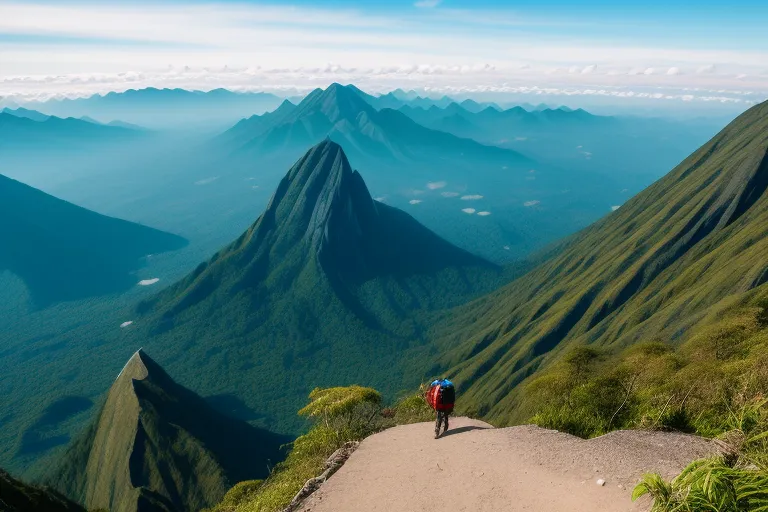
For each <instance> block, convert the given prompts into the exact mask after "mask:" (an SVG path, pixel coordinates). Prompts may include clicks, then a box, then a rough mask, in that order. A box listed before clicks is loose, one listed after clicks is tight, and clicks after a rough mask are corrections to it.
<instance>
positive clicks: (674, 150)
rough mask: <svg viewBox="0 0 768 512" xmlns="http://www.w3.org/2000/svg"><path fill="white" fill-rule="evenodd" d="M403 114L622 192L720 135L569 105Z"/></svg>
mask: <svg viewBox="0 0 768 512" xmlns="http://www.w3.org/2000/svg"><path fill="white" fill-rule="evenodd" d="M398 111H399V112H402V113H403V114H405V115H407V116H408V117H410V118H411V119H413V120H414V121H416V122H417V123H419V124H421V125H424V126H426V127H429V128H432V129H434V130H440V131H444V132H447V133H451V134H453V135H456V136H457V137H463V138H468V139H473V140H476V141H478V142H481V143H482V144H488V145H494V146H498V147H502V148H507V149H513V150H515V151H519V152H521V153H523V154H525V155H527V156H529V157H531V158H533V159H535V160H536V161H538V162H541V163H545V164H549V165H552V166H557V167H560V168H564V169H569V170H571V171H578V172H580V173H583V172H600V173H602V174H604V175H607V176H610V177H611V178H612V179H620V180H624V183H623V184H622V185H620V186H621V188H623V187H626V186H627V185H631V186H632V187H635V186H637V185H635V182H634V181H633V180H627V178H628V177H629V176H637V175H646V176H647V175H651V176H653V177H654V178H656V177H659V176H661V175H663V173H665V172H666V171H667V170H669V168H670V167H671V166H673V165H676V164H678V163H679V162H680V161H681V160H682V159H684V158H685V157H686V156H687V155H688V154H690V152H691V150H693V149H694V148H696V147H699V146H700V145H701V144H702V143H703V142H705V141H707V140H708V139H709V138H710V137H711V136H712V135H713V134H714V133H715V132H714V130H711V129H710V127H709V125H708V124H706V123H705V124H704V125H702V126H695V125H691V124H687V123H679V122H674V121H667V120H662V119H643V118H632V117H614V116H597V115H593V114H591V113H589V112H587V111H585V110H583V109H575V110H572V109H569V108H567V107H560V108H548V107H546V106H544V108H538V107H536V108H534V109H531V110H526V109H524V108H522V107H513V108H509V109H506V110H501V109H499V108H497V107H496V106H484V105H482V104H479V103H476V102H472V101H471V100H465V101H463V102H461V104H459V103H456V102H453V103H451V104H449V105H447V106H446V107H444V108H439V107H436V106H432V107H429V108H418V107H413V106H411V105H404V106H402V107H400V108H399V109H398ZM650 147H652V148H654V149H653V151H652V152H649V151H648V148H650ZM640 183H641V184H642V186H645V185H646V184H647V181H646V180H641V181H640Z"/></svg>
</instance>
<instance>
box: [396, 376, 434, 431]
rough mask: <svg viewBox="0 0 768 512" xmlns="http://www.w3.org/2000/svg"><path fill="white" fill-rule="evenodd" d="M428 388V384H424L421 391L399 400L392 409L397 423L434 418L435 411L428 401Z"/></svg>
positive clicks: (416, 421)
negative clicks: (426, 393)
mask: <svg viewBox="0 0 768 512" xmlns="http://www.w3.org/2000/svg"><path fill="white" fill-rule="evenodd" d="M426 390H427V386H426V384H422V385H421V386H420V387H419V391H417V392H416V393H414V394H411V395H407V396H405V397H403V398H401V399H400V400H398V401H397V403H396V404H395V406H394V407H393V409H392V412H393V415H392V418H393V419H394V422H395V424H397V425H408V424H410V423H421V422H424V421H431V420H434V418H435V411H434V410H432V408H431V407H430V406H429V404H428V403H427V400H426V397H425V392H426Z"/></svg>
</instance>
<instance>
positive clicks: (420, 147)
mask: <svg viewBox="0 0 768 512" xmlns="http://www.w3.org/2000/svg"><path fill="white" fill-rule="evenodd" d="M369 101H373V102H375V99H372V97H371V96H369V95H366V94H365V93H363V92H362V91H360V90H359V89H357V88H356V87H354V86H343V85H340V84H332V85H330V86H329V87H328V88H327V89H325V90H323V89H316V90H315V91H313V92H312V93H310V94H309V95H307V97H306V98H305V99H304V100H303V101H302V102H301V103H300V104H299V105H297V106H295V107H294V106H292V104H290V103H283V104H282V105H281V107H280V108H279V109H277V110H276V111H275V112H273V113H270V114H265V115H263V116H261V117H252V118H250V119H247V120H244V121H241V122H240V123H238V124H237V125H236V126H235V127H233V128H232V129H231V130H229V131H228V132H227V133H225V134H224V136H223V139H224V140H227V139H228V140H230V141H232V142H233V143H237V144H240V145H241V147H240V149H242V150H248V151H257V152H258V153H260V154H263V153H274V152H296V151H303V150H304V148H306V147H307V146H310V145H312V144H316V143H317V142H318V141H320V140H322V139H323V138H325V137H329V138H331V140H334V141H336V142H338V143H339V144H342V145H343V146H344V147H345V148H346V151H347V152H349V153H350V154H353V155H355V156H357V157H359V158H361V159H373V160H375V161H377V162H382V161H389V162H391V161H393V160H394V161H417V160H421V161H429V162H430V163H431V164H432V165H439V164H440V162H441V161H442V160H452V159H455V158H456V157H458V156H462V157H463V159H464V160H469V159H472V158H473V157H477V158H481V159H482V160H483V161H485V160H488V159H494V160H495V161H496V162H497V163H499V164H500V165H501V164H504V165H509V166H513V165H515V166H520V165H530V164H531V163H532V162H531V161H530V160H529V159H527V158H525V157H523V156H522V155H520V154H517V153H515V152H512V151H504V150H501V149H498V148H495V147H488V146H483V145H481V144H478V143H477V142H475V141H471V140H465V139H459V138H457V137H454V136H452V135H450V134H446V133H444V132H441V131H438V130H430V129H428V128H425V127H423V126H421V125H419V124H418V123H415V122H413V121H412V120H411V119H409V118H408V117H407V116H405V115H403V114H402V113H400V112H398V111H395V110H392V109H389V108H382V109H381V110H377V109H376V108H375V107H374V106H373V105H372V104H371V103H369ZM249 137H250V138H249Z"/></svg>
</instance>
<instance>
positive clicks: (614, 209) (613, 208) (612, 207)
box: [611, 205, 621, 212]
mask: <svg viewBox="0 0 768 512" xmlns="http://www.w3.org/2000/svg"><path fill="white" fill-rule="evenodd" d="M619 208H621V205H616V206H611V211H612V212H615V211H616V210H618V209H619Z"/></svg>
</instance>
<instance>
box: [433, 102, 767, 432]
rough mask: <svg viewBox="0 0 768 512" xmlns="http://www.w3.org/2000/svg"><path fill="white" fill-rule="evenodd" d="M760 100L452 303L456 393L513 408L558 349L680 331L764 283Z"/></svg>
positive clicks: (671, 336) (469, 401) (505, 414)
mask: <svg viewBox="0 0 768 512" xmlns="http://www.w3.org/2000/svg"><path fill="white" fill-rule="evenodd" d="M767 151H768V103H764V104H762V105H758V106H755V107H753V108H752V109H750V110H749V111H747V112H746V113H745V114H743V115H742V116H740V117H739V118H738V119H736V120H735V121H734V122H733V123H731V124H730V125H729V126H728V127H726V128H725V129H724V130H723V131H722V132H721V133H720V134H718V135H717V136H716V137H715V138H713V139H712V140H711V141H710V142H708V143H707V144H705V145H704V146H703V147H702V148H700V149H699V150H698V151H696V152H695V153H694V154H693V155H691V156H690V157H689V158H688V159H686V160H685V161H684V162H683V163H681V164H680V165H679V166H678V167H676V168H675V169H674V170H672V172H670V173H669V174H668V175H667V176H666V177H664V178H663V179H661V180H659V181H658V182H657V183H655V184H654V185H652V186H651V187H649V188H648V189H647V190H645V191H644V192H643V193H641V194H639V195H638V196H636V197H635V198H633V199H632V200H630V201H628V202H627V203H626V204H625V205H623V206H622V207H621V208H620V209H619V210H618V211H616V212H615V213H613V214H611V215H610V216H608V217H607V218H605V219H604V220H602V221H600V222H598V223H596V224H594V225H593V226H591V227H590V228H588V229H586V230H584V231H582V232H581V233H579V234H577V235H575V236H574V237H572V238H571V239H570V240H568V241H567V242H565V243H563V244H562V246H561V248H560V250H559V252H558V253H557V254H556V255H555V256H554V257H552V258H550V259H549V261H547V262H546V263H544V264H542V265H540V266H539V267H538V268H536V269H535V270H533V271H532V272H530V273H529V274H527V275H526V276H524V277H523V278H521V279H519V280H517V281H515V282H514V283H511V284H510V285H508V286H506V287H505V288H503V289H501V290H499V291H497V292H495V293H493V294H491V295H489V296H488V297H486V298H484V299H482V300H479V301H476V302H475V303H473V304H470V305H468V306H466V307H464V308H463V309H462V311H461V312H460V313H457V314H456V315H455V316H454V318H453V320H452V321H449V322H448V323H447V325H446V326H445V329H446V330H445V331H444V332H445V338H444V341H445V347H444V348H445V349H446V350H447V351H448V353H447V355H446V357H445V359H444V363H445V366H448V367H450V366H453V368H454V370H453V374H454V375H455V377H456V379H457V381H459V382H460V383H461V386H462V389H463V397H464V403H465V404H466V405H468V406H473V407H477V408H478V409H479V411H480V412H481V413H483V414H485V415H487V417H488V418H491V419H493V420H497V421H499V422H505V421H510V420H520V419H525V418H517V417H515V408H514V407H513V405H514V403H515V397H516V394H517V390H518V389H519V388H518V385H519V384H520V383H521V382H522V381H524V380H525V379H526V378H527V376H529V375H530V374H531V373H533V372H534V371H536V370H537V369H538V368H539V367H541V366H542V365H547V364H549V363H550V362H552V361H554V360H555V359H556V358H557V357H558V355H559V354H560V353H561V352H562V350H563V349H564V347H568V346H572V345H574V344H578V343H584V342H586V343H598V344H601V345H613V346H617V347H621V346H625V345H628V344H631V343H634V342H636V341H640V340H653V339H662V340H665V341H666V340H673V341H674V340H679V339H681V338H682V337H683V336H684V335H685V333H686V330H687V329H688V328H690V327H691V326H693V325H695V324H696V323H697V322H700V321H702V320H705V319H706V318H707V315H710V314H714V312H716V311H718V310H719V309H720V308H722V307H725V306H727V305H728V304H733V303H735V302H737V301H739V300H741V299H742V298H743V297H745V295H746V294H748V293H749V292H750V291H751V290H753V289H755V288H757V287H760V286H762V285H764V283H765V282H766V281H768V263H767V262H768V196H767V195H766V188H768V154H767V153H766V152H767Z"/></svg>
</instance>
